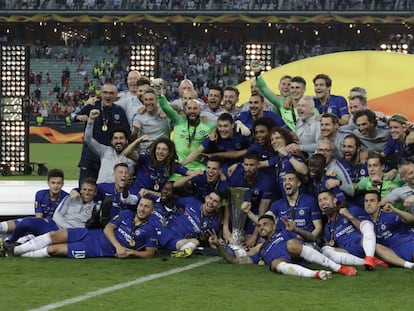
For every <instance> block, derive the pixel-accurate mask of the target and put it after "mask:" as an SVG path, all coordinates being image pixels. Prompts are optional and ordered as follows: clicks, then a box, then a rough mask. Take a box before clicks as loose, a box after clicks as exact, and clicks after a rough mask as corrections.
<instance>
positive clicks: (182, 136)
mask: <svg viewBox="0 0 414 311" xmlns="http://www.w3.org/2000/svg"><path fill="white" fill-rule="evenodd" d="M153 86H154V89H155V92H156V93H157V95H158V103H159V105H160V107H161V109H162V110H163V111H164V112H165V114H166V115H167V116H168V118H169V119H170V120H171V121H172V123H173V127H174V144H175V147H176V150H177V156H178V162H180V163H181V162H182V161H183V160H184V159H185V158H186V157H187V156H188V155H189V154H190V153H191V152H193V151H194V150H196V149H197V148H198V147H199V146H200V145H201V143H202V142H203V140H204V139H205V138H206V137H207V136H208V135H209V134H210V132H211V129H212V128H214V127H215V125H216V122H207V123H205V122H203V121H202V120H201V118H200V114H201V106H200V103H199V101H198V100H196V99H190V100H189V101H188V102H187V105H186V106H185V107H184V109H185V110H184V111H185V115H184V116H183V115H180V114H179V113H178V112H177V111H175V110H174V109H173V108H172V107H171V106H170V105H169V103H168V101H167V98H166V97H165V96H164V95H163V92H164V90H163V88H164V82H163V81H162V79H155V80H154V81H153ZM187 167H188V168H189V169H204V164H202V163H201V162H199V161H192V162H190V163H189V164H188V165H187ZM174 179H177V177H176V176H175V177H174Z"/></svg>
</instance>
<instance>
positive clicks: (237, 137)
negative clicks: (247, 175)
mask: <svg viewBox="0 0 414 311" xmlns="http://www.w3.org/2000/svg"><path fill="white" fill-rule="evenodd" d="M216 131H217V138H215V137H214V138H213V137H208V138H206V139H204V141H203V143H202V144H201V145H200V146H199V147H198V148H197V149H196V150H194V151H193V152H191V153H190V154H189V155H188V156H187V157H186V158H185V159H184V161H183V162H182V164H183V165H184V166H185V165H187V164H189V163H190V162H192V161H194V160H196V159H197V158H198V157H199V156H200V155H203V156H206V157H207V158H210V157H216V156H217V153H220V152H226V151H227V152H229V151H236V152H237V151H240V150H246V149H247V148H248V147H249V145H250V143H251V139H250V138H249V137H247V136H243V135H242V134H239V133H238V132H237V129H236V127H235V125H234V121H233V117H232V116H231V115H230V114H228V113H222V114H221V115H220V116H219V117H218V119H217V129H216ZM238 160H240V158H235V159H226V158H224V160H223V162H222V171H223V172H224V173H226V172H227V168H228V167H229V166H230V165H232V164H234V163H236V162H237V161H238Z"/></svg>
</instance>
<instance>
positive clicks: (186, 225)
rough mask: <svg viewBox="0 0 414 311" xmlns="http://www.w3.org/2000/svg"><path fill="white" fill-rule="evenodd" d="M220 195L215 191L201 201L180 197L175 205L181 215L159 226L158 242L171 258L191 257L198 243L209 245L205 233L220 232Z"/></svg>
mask: <svg viewBox="0 0 414 311" xmlns="http://www.w3.org/2000/svg"><path fill="white" fill-rule="evenodd" d="M221 200H222V196H221V194H220V193H219V192H218V191H217V190H214V191H212V192H211V193H209V194H207V195H206V196H205V198H204V200H203V202H202V201H198V200H196V199H194V198H192V197H184V198H179V199H177V200H176V201H175V205H176V206H177V207H178V208H180V207H182V212H181V213H179V214H178V215H177V216H176V217H174V219H170V221H168V224H167V225H165V226H161V227H159V228H158V229H159V231H158V241H159V245H160V247H161V248H163V249H166V250H168V251H170V252H171V257H176V258H182V257H188V256H190V255H191V254H192V253H193V251H194V250H195V249H196V247H197V246H199V245H200V243H204V244H208V231H209V230H215V231H217V232H218V231H219V230H220V223H221V222H220V217H219V215H220V212H219V210H220V207H221Z"/></svg>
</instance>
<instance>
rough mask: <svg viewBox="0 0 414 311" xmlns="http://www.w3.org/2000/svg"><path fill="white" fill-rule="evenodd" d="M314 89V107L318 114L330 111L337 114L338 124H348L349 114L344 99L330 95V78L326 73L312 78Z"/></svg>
mask: <svg viewBox="0 0 414 311" xmlns="http://www.w3.org/2000/svg"><path fill="white" fill-rule="evenodd" d="M313 86H314V90H315V107H316V109H318V111H319V113H320V114H324V113H332V114H334V115H336V116H337V118H338V124H339V125H345V124H348V121H349V118H350V115H349V111H348V105H347V103H346V99H345V98H344V97H342V96H337V95H332V94H331V87H332V80H331V78H330V77H329V76H328V75H326V74H323V73H321V74H318V75H316V76H315V78H313Z"/></svg>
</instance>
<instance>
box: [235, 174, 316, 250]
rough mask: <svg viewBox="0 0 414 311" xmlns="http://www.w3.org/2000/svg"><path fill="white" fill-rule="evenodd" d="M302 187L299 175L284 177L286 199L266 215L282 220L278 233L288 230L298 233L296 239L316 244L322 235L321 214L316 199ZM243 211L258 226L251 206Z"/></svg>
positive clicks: (276, 203) (271, 206) (280, 201)
mask: <svg viewBox="0 0 414 311" xmlns="http://www.w3.org/2000/svg"><path fill="white" fill-rule="evenodd" d="M301 185H302V183H301V181H300V177H299V175H298V173H296V172H287V173H286V174H285V175H284V176H283V190H284V192H285V198H283V199H281V200H278V201H275V202H273V203H272V205H270V208H269V211H268V212H266V214H270V215H273V216H275V218H276V219H280V220H281V221H280V222H277V226H276V228H277V230H278V231H280V230H282V229H283V230H286V229H287V230H288V231H291V232H293V233H296V234H297V236H296V238H299V239H303V240H305V241H309V242H314V241H316V240H317V238H318V237H319V236H320V235H321V233H322V220H321V212H320V210H319V207H318V203H317V201H316V199H315V197H314V196H312V195H308V194H306V193H304V191H302V190H301V189H300V187H301ZM242 209H243V211H244V212H247V215H248V217H249V218H250V219H252V220H253V221H254V222H255V223H256V224H257V221H258V216H257V215H255V214H253V213H252V212H251V211H250V204H244V205H243V206H242Z"/></svg>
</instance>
